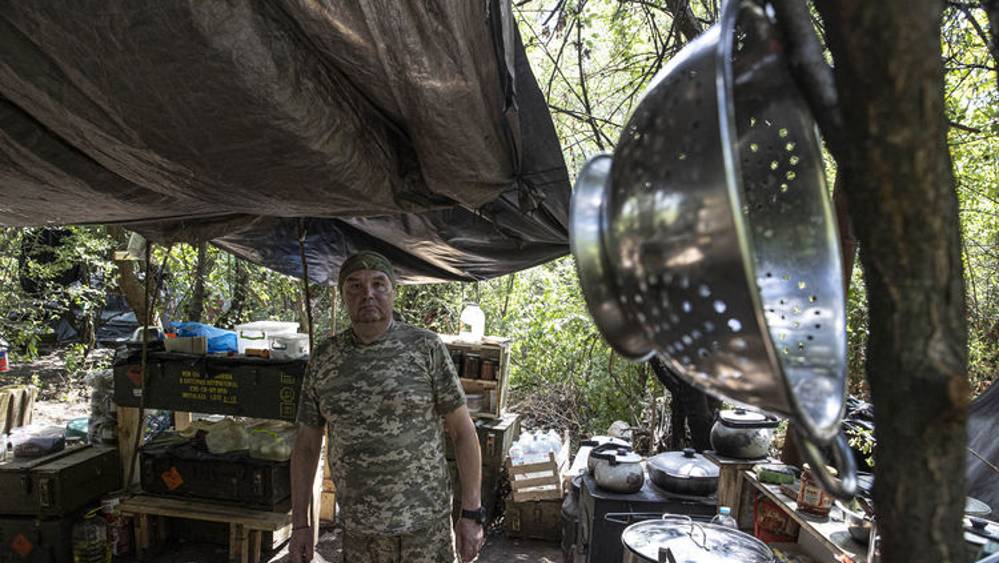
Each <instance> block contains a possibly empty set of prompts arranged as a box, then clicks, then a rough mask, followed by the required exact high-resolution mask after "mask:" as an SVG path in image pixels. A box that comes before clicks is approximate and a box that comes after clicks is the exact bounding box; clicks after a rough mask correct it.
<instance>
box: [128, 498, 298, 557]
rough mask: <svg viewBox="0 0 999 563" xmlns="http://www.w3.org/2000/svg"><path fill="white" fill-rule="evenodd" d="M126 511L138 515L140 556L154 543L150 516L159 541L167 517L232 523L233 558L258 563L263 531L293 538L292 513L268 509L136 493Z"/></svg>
mask: <svg viewBox="0 0 999 563" xmlns="http://www.w3.org/2000/svg"><path fill="white" fill-rule="evenodd" d="M121 511H122V513H123V514H131V515H134V517H135V546H136V555H137V556H138V559H140V560H141V559H142V556H143V551H144V550H146V549H148V548H149V547H150V546H151V545H152V544H153V542H152V535H153V533H152V530H153V525H152V524H151V522H150V519H149V517H150V516H154V517H156V518H157V522H156V526H155V529H156V536H157V538H156V539H157V540H158V542H159V543H163V542H164V541H165V540H166V539H167V537H166V524H165V522H164V518H187V519H190V520H200V521H205V522H224V523H228V524H229V561H240V562H241V563H251V562H252V563H258V562H259V561H260V555H261V536H262V532H273V533H274V535H275V536H283V537H291V528H292V526H291V512H290V511H288V512H267V511H264V510H250V509H246V508H240V507H238V506H232V505H225V504H218V503H213V502H208V501H196V500H190V499H179V498H166V497H155V496H151V495H136V496H133V497H131V498H129V499H127V500H125V501H123V502H122V503H121Z"/></svg>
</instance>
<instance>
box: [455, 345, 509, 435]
mask: <svg viewBox="0 0 999 563" xmlns="http://www.w3.org/2000/svg"><path fill="white" fill-rule="evenodd" d="M440 337H441V340H443V341H444V344H445V345H446V346H447V348H448V351H449V352H451V353H452V354H456V353H461V354H466V353H472V354H477V355H479V357H480V358H485V359H488V360H490V361H493V362H496V363H497V365H496V368H495V375H496V379H495V380H483V379H479V378H478V374H466V373H462V368H461V367H460V366H455V368H457V369H458V372H459V374H460V375H461V376H462V377H461V386H462V387H463V388H464V389H465V394H466V395H471V394H482V395H487V396H488V395H489V394H490V393H495V401H493V402H492V403H491V404H490V405H489V408H488V409H485V410H482V411H478V412H473V413H472V418H500V417H502V416H503V410H504V409H505V408H506V400H507V380H508V379H509V375H510V344H511V342H512V341H511V340H510V339H509V338H503V337H499V336H485V337H483V338H482V340H478V341H468V340H461V339H459V338H458V337H457V336H454V335H451V334H441V335H440Z"/></svg>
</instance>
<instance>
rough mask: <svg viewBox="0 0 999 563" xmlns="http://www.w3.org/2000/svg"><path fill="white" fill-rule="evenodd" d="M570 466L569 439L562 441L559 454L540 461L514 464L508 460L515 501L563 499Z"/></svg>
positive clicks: (549, 455)
mask: <svg viewBox="0 0 999 563" xmlns="http://www.w3.org/2000/svg"><path fill="white" fill-rule="evenodd" d="M568 468H569V439H568V437H566V438H565V439H564V440H563V441H562V449H560V450H559V452H558V454H554V453H550V452H549V454H548V460H547V461H542V462H540V463H527V464H520V465H514V464H513V462H512V461H511V460H510V458H507V460H506V469H507V473H508V474H509V476H510V489H511V495H512V496H513V502H527V501H535V500H547V499H561V498H562V496H563V495H564V494H565V481H566V479H565V477H566V475H567V472H568Z"/></svg>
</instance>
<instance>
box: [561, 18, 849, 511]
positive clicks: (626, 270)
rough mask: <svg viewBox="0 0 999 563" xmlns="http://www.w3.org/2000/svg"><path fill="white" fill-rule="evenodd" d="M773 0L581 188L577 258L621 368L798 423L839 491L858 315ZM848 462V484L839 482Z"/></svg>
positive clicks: (684, 64)
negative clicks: (849, 316) (628, 362)
mask: <svg viewBox="0 0 999 563" xmlns="http://www.w3.org/2000/svg"><path fill="white" fill-rule="evenodd" d="M774 18H775V16H774V13H773V11H772V9H771V8H770V7H769V6H768V5H766V3H765V2H763V1H762V0H728V1H726V2H725V4H724V7H723V9H722V12H721V16H720V19H719V23H718V24H716V25H714V26H712V27H711V28H709V29H708V30H706V31H705V32H704V33H703V34H701V35H700V36H699V37H698V38H696V39H695V40H694V41H692V42H690V43H689V44H688V45H687V46H685V47H684V48H683V49H682V50H681V51H680V52H679V53H678V54H677V55H676V56H674V57H673V58H672V59H671V60H670V62H669V64H667V65H666V66H665V67H664V68H663V69H662V71H660V73H659V74H658V75H657V76H656V77H655V78H654V79H653V81H652V83H651V85H650V87H649V89H648V91H647V92H646V93H645V95H644V97H643V99H642V101H641V102H640V104H639V105H638V107H637V108H636V110H635V111H634V113H633V114H632V115H631V116H630V117H629V119H628V122H627V124H626V125H625V127H624V128H623V129H622V132H621V138H620V140H619V142H618V144H617V145H616V147H615V149H614V154H613V157H611V156H609V155H600V156H596V157H594V158H593V159H591V160H590V161H589V162H588V163H587V164H586V165H585V166H584V168H583V169H582V171H581V172H580V174H579V177H578V179H577V181H576V185H575V188H574V190H573V197H572V209H571V212H570V243H571V246H572V253H573V255H574V256H575V258H576V266H577V271H578V274H579V279H580V285H581V287H582V290H583V294H584V296H585V298H586V302H587V306H588V308H589V311H590V314H591V315H592V316H593V318H594V321H595V323H596V325H597V327H598V328H599V329H600V331H601V334H602V335H603V336H604V338H605V339H606V340H607V342H608V343H609V344H610V345H611V346H612V347H613V348H614V349H615V350H616V351H617V352H619V353H620V354H622V355H624V356H625V357H628V358H631V359H634V360H647V359H648V358H649V357H651V356H652V355H655V354H658V355H659V356H660V358H662V360H663V361H664V362H665V363H667V364H668V365H669V366H670V367H672V368H673V369H674V370H676V371H677V372H678V373H679V374H680V375H681V376H682V377H683V378H684V379H686V380H687V381H688V382H690V383H691V384H693V385H696V386H698V387H700V388H702V389H704V390H706V391H708V392H710V393H713V394H715V395H718V396H721V397H724V398H727V399H729V400H731V401H734V402H737V403H740V404H746V405H752V406H753V407H756V408H759V409H761V410H765V411H768V412H773V413H776V414H781V415H784V416H787V417H789V418H792V419H793V420H794V421H795V423H796V424H795V425H794V427H795V435H796V438H797V439H798V441H799V444H800V445H801V450H802V453H803V454H804V456H805V458H806V459H807V460H808V461H809V462H810V464H811V465H812V466H813V467H817V468H819V469H818V471H819V473H818V475H817V476H818V477H819V478H820V480H821V481H822V483H823V486H824V487H825V488H826V489H827V490H829V491H830V492H831V493H833V494H835V495H837V496H839V497H841V498H847V497H851V496H852V495H853V494H854V492H855V491H856V464H855V462H854V458H853V455H852V453H851V451H850V448H849V446H848V444H847V440H846V437H845V436H844V435H843V433H842V432H840V422H841V420H842V417H843V412H844V407H845V395H846V300H845V293H844V288H843V283H842V279H843V264H842V259H841V250H840V246H839V234H838V232H837V227H836V221H835V217H834V215H833V212H832V204H831V200H830V198H829V193H828V190H827V186H826V179H825V176H824V172H823V160H822V151H821V145H820V143H819V139H818V137H817V135H816V131H817V129H816V125H815V121H814V119H813V117H812V115H811V113H810V110H809V108H808V105H807V104H806V102H805V100H804V98H803V97H802V95H801V93H800V89H799V88H798V87H797V86H796V85H795V81H794V79H793V77H792V75H791V73H790V70H789V64H788V62H787V60H786V58H785V53H786V51H787V47H786V45H785V44H784V39H783V36H782V34H781V33H780V29H779V27H778V26H777V25H776V21H775V19H774ZM824 446H834V448H833V455H834V458H835V463H836V465H837V467H838V469H839V476H840V477H839V478H836V477H834V476H833V475H832V474H831V472H826V471H824V468H825V467H826V465H827V463H828V460H826V459H825V458H824V456H823V454H822V449H821V448H822V447H824Z"/></svg>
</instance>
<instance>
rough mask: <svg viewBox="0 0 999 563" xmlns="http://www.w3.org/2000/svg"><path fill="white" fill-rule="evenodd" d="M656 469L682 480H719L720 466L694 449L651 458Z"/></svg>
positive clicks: (651, 463) (650, 463) (651, 462)
mask: <svg viewBox="0 0 999 563" xmlns="http://www.w3.org/2000/svg"><path fill="white" fill-rule="evenodd" d="M648 464H649V465H650V466H652V467H653V468H654V469H658V470H659V471H662V472H663V473H665V474H667V475H669V476H671V477H678V478H680V479H717V478H718V466H717V465H715V464H714V463H712V462H710V461H708V459H707V458H706V457H704V456H702V455H701V454H699V453H697V452H695V451H694V449H693V448H686V449H685V450H683V451H682V452H665V453H661V454H659V455H657V456H654V457H651V458H649V461H648Z"/></svg>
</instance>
